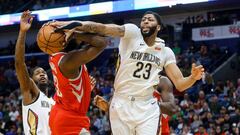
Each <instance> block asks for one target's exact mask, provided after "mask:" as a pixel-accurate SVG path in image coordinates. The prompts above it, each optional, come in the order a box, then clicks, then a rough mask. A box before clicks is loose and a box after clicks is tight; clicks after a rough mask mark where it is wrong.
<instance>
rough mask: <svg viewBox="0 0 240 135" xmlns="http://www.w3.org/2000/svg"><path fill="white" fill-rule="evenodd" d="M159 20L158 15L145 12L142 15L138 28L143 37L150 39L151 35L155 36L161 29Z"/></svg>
mask: <svg viewBox="0 0 240 135" xmlns="http://www.w3.org/2000/svg"><path fill="white" fill-rule="evenodd" d="M161 24H162V22H161V18H160V15H159V14H158V13H155V12H152V11H147V12H145V13H144V14H143V17H142V20H141V24H140V28H141V33H142V35H143V37H150V36H152V35H153V34H155V35H157V33H158V31H160V29H161Z"/></svg>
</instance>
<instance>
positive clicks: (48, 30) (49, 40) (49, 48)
mask: <svg viewBox="0 0 240 135" xmlns="http://www.w3.org/2000/svg"><path fill="white" fill-rule="evenodd" d="M50 24H51V23H47V24H44V25H43V26H42V28H41V29H40V30H39V32H38V35H37V44H38V47H39V48H40V49H41V50H42V51H43V52H45V53H47V54H53V53H56V52H59V51H61V50H63V49H64V48H65V47H66V43H65V37H66V35H65V33H63V32H62V33H55V32H54V31H55V29H56V27H54V26H51V25H50Z"/></svg>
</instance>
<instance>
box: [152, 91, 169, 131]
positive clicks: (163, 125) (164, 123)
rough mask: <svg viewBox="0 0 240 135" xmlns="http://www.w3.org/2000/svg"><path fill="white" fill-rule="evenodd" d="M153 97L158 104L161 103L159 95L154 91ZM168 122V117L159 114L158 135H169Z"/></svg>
mask: <svg viewBox="0 0 240 135" xmlns="http://www.w3.org/2000/svg"><path fill="white" fill-rule="evenodd" d="M153 96H154V97H156V98H157V99H158V101H159V102H162V100H161V94H160V93H158V92H157V91H154V92H153ZM168 121H169V116H168V115H166V114H161V127H160V134H159V135H169V134H170V128H169V125H168Z"/></svg>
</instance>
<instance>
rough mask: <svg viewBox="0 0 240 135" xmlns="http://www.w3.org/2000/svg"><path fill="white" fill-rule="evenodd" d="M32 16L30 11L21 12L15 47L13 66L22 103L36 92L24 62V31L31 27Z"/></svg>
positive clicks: (25, 102)
mask: <svg viewBox="0 0 240 135" xmlns="http://www.w3.org/2000/svg"><path fill="white" fill-rule="evenodd" d="M32 20H33V16H31V12H30V11H25V12H23V14H22V16H21V20H20V31H19V35H18V39H17V43H16V48H15V68H16V73H17V78H18V81H19V84H20V89H21V93H22V95H23V103H24V104H28V103H31V101H32V99H31V95H30V94H36V93H37V91H36V89H35V86H34V85H35V84H34V83H33V80H32V79H31V78H30V76H29V73H28V71H27V66H26V64H25V56H24V55H25V39H26V33H27V31H28V30H29V28H30V27H31V23H32ZM31 92H32V93H31Z"/></svg>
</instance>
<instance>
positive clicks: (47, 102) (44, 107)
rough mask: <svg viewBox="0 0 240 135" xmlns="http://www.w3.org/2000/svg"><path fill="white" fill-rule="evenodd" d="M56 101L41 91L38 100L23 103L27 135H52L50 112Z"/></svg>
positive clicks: (24, 125) (24, 126)
mask: <svg viewBox="0 0 240 135" xmlns="http://www.w3.org/2000/svg"><path fill="white" fill-rule="evenodd" d="M54 104H55V102H54V100H53V99H52V98H48V97H47V96H46V95H45V94H44V93H43V92H41V91H40V93H39V96H38V97H37V99H36V101H35V102H33V103H31V104H29V105H22V115H23V128H24V133H25V135H50V134H51V132H50V128H49V124H48V120H49V113H50V110H51V107H52V105H54Z"/></svg>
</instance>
